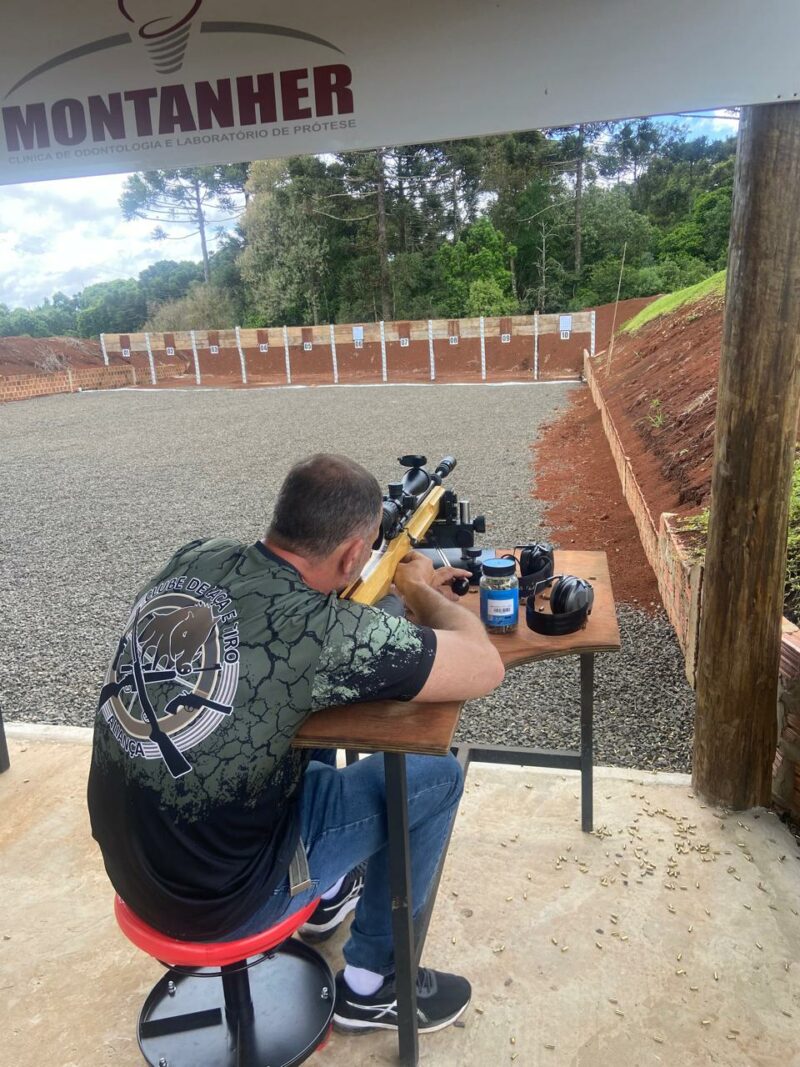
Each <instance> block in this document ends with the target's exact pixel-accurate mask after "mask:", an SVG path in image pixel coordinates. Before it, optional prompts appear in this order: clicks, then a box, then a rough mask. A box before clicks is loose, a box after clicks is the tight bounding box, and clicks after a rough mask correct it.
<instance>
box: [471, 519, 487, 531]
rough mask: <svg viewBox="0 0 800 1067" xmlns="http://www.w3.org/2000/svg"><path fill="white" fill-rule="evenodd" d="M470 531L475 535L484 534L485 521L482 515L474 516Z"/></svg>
mask: <svg viewBox="0 0 800 1067" xmlns="http://www.w3.org/2000/svg"><path fill="white" fill-rule="evenodd" d="M472 529H473V530H474V531H475V533H486V519H485V517H484V516H483V515H476V516H475V518H474V519H473V520H472Z"/></svg>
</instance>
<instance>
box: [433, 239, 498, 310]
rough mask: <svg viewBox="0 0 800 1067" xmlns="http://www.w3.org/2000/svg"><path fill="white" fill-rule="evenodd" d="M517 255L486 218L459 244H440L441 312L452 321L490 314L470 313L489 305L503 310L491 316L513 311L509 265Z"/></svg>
mask: <svg viewBox="0 0 800 1067" xmlns="http://www.w3.org/2000/svg"><path fill="white" fill-rule="evenodd" d="M516 251H517V250H516V248H515V247H514V245H512V244H509V242H508V241H507V240H506V238H505V237H504V236H503V234H502V233H500V231H499V230H496V229H495V228H494V226H493V225H492V223H491V222H490V221H489V219H487V218H483V219H479V220H478V221H477V222H475V223H473V224H472V226H470V227H468V228H467V229H466V230H465V231H464V233H463V236H462V238H461V239H460V240H458V241H455V242H453V243H449V242H448V243H446V244H443V245H442V246H441V247H440V248H439V252H438V254H437V260H438V263H437V266H438V293H437V305H438V307H439V308H440V310H441V311H442V312H444V314H446V315H449V316H452V317H454V318H458V317H461V316H464V315H469V314H472V315H479V314H490V312H481V311H477V310H472V311H470V310H469V309H470V307H472V308H476V307H479V306H481V305H484V306H488V304H489V303H491V304H492V306H498V307H501V308H502V310H501V311H499V312H491V314H508V313H509V312H510V311H512V310H514V309H515V307H516V301H515V300H514V297H513V294H512V292H511V270H510V269H509V263H510V261H511V260H512V259H513V257H514V256H515V254H516Z"/></svg>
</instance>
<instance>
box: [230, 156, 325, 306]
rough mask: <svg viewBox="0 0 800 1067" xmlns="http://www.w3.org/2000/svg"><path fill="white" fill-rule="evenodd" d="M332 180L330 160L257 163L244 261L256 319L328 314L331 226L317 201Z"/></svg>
mask: <svg viewBox="0 0 800 1067" xmlns="http://www.w3.org/2000/svg"><path fill="white" fill-rule="evenodd" d="M329 184H330V183H329V181H328V175H327V164H326V163H325V162H324V161H323V160H318V159H314V158H313V157H312V158H302V159H294V160H289V161H282V160H271V161H268V162H263V163H254V164H253V167H252V173H251V179H250V194H251V199H250V202H249V204H248V207H247V211H246V212H245V216H244V219H243V221H242V232H243V235H244V242H245V243H244V250H243V252H242V254H241V257H240V259H239V264H240V267H241V272H242V277H243V279H244V281H245V283H246V284H247V285H248V287H249V290H250V293H251V298H252V303H253V312H254V318H255V321H256V323H257V324H259V325H261V324H264V325H267V324H270V323H276V324H277V323H281V322H283V323H288V324H289V325H299V324H301V323H304V322H314V323H315V324H316V323H318V322H319V321H320V318H321V317H322V316H323V310H324V309H325V304H326V293H325V275H326V263H327V258H328V251H329V244H328V240H327V229H328V226H327V223H326V220H325V219H324V218H322V216H321V215H319V214H318V213H317V211H316V208H315V204H316V203H317V200H318V198H319V197H320V196H322V195H324V193H325V190H326V189H327V188H328V187H329Z"/></svg>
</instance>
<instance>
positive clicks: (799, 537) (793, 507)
mask: <svg viewBox="0 0 800 1067" xmlns="http://www.w3.org/2000/svg"><path fill="white" fill-rule="evenodd" d="M709 518H710V511H709V509H708V508H704V509H703V511H701V512H700V513H699V514H697V515H692V516H690V517H688V518H685V519H682V520H681V521H680V522H679V523H678V529H679V530H680V532H681V533H683V534H688V535H689V540H690V543H691V552H692V557H693V559H694V560H696V561H700V562H702V561H703V560H704V559H705V551H706V541H707V540H708V523H709ZM784 606H785V611H786V613H787V615H789V617H790V618H791V619H792V620H793V621H795V622H797V621H798V618H800V456H796V457H795V461H794V470H793V472H792V488H791V494H790V497H789V529H788V535H787V540H786V578H785V582H784Z"/></svg>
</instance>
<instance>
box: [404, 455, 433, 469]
mask: <svg viewBox="0 0 800 1067" xmlns="http://www.w3.org/2000/svg"><path fill="white" fill-rule="evenodd" d="M397 462H398V463H399V464H400V465H401V467H424V466H425V464H426V463H427V462H428V457H427V456H413V455H408V456H399V457H398V460H397Z"/></svg>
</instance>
